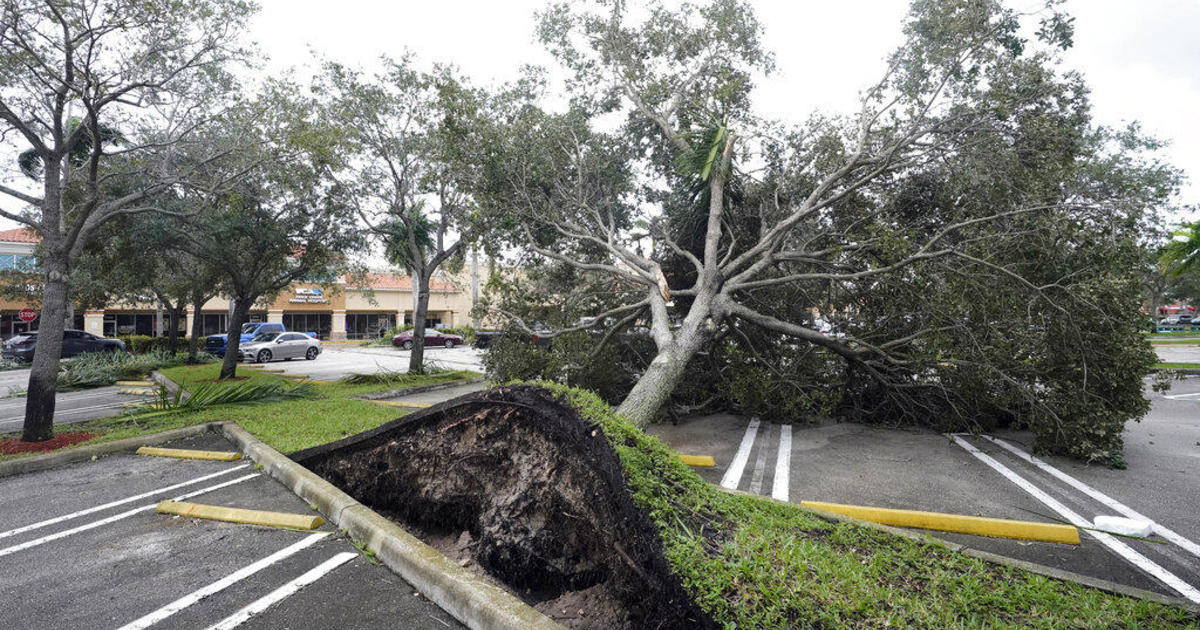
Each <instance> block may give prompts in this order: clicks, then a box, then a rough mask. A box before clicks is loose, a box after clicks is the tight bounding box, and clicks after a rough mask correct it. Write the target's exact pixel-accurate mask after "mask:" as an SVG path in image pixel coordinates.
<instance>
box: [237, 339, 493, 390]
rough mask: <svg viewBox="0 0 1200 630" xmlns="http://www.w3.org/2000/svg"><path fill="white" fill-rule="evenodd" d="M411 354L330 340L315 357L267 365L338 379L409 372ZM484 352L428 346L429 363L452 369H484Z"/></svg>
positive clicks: (392, 349) (284, 370) (321, 379)
mask: <svg viewBox="0 0 1200 630" xmlns="http://www.w3.org/2000/svg"><path fill="white" fill-rule="evenodd" d="M410 354H411V353H410V352H409V351H407V350H401V349H399V348H392V347H390V346H365V347H364V346H355V345H333V344H326V345H325V346H324V347H323V348H322V350H321V354H320V355H319V356H318V357H317V358H316V359H315V360H313V361H305V360H304V359H293V360H291V361H274V362H272V363H269V364H266V365H265V367H268V368H270V369H277V370H283V372H284V373H286V374H303V375H306V376H308V377H309V378H310V379H312V380H316V381H336V380H339V379H342V378H345V377H347V376H349V375H351V374H356V373H360V374H361V373H373V372H378V371H383V370H390V371H394V372H407V371H408V361H409V358H410ZM480 356H481V352H480V351H479V350H476V349H475V348H471V347H458V348H450V349H446V348H426V349H425V362H426V365H429V366H433V367H441V368H446V369H451V370H474V371H476V372H482V371H483V366H482V364H481V363H480ZM254 365H263V364H257V363H256V364H254Z"/></svg>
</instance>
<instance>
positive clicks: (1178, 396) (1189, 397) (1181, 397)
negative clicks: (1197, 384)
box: [1163, 392, 1200, 400]
mask: <svg viewBox="0 0 1200 630" xmlns="http://www.w3.org/2000/svg"><path fill="white" fill-rule="evenodd" d="M1197 397H1200V392H1194V393H1191V394H1171V395H1169V396H1163V398H1167V399H1170V400H1192V399H1193V398H1197Z"/></svg>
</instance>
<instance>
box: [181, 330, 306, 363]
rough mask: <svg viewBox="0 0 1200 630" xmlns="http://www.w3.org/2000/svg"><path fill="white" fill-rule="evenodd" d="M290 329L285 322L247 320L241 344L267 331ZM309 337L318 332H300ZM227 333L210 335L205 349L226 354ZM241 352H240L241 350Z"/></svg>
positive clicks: (216, 353)
mask: <svg viewBox="0 0 1200 630" xmlns="http://www.w3.org/2000/svg"><path fill="white" fill-rule="evenodd" d="M285 332H289V331H288V329H286V328H284V327H283V324H275V323H270V322H247V323H245V324H242V332H241V338H240V340H239V344H242V343H249V342H250V341H252V340H253V339H254V338H255V337H257V336H258V335H261V334H265V333H285ZM299 334H302V335H307V336H309V337H313V338H316V336H317V334H316V333H299ZM225 337H226V336H225V335H209V336H208V337H205V339H204V351H205V352H207V353H209V354H211V355H214V356H218V357H223V356H225V346H226V345H227V344H226V342H227V339H226V338H225ZM239 354H240V352H239Z"/></svg>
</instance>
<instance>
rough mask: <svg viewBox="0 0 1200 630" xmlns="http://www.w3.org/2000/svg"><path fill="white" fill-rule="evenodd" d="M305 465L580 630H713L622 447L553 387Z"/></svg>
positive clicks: (380, 432) (472, 403)
mask: <svg viewBox="0 0 1200 630" xmlns="http://www.w3.org/2000/svg"><path fill="white" fill-rule="evenodd" d="M294 457H295V459H296V460H297V461H300V462H301V463H303V464H304V465H306V466H308V467H309V468H311V469H312V470H314V471H315V472H317V473H318V474H320V475H322V476H324V477H325V478H326V479H328V480H329V481H331V482H332V483H334V484H335V485H337V486H339V487H341V488H342V489H344V490H345V491H346V492H348V493H349V494H351V495H352V496H354V497H355V498H357V499H358V500H359V501H362V502H363V503H365V504H367V505H369V506H371V507H372V508H374V509H376V510H379V511H380V512H382V513H385V514H387V515H388V516H389V517H391V518H393V519H395V520H397V521H399V522H401V523H403V524H404V525H406V526H408V527H410V528H411V529H413V530H414V533H417V534H419V535H423V536H424V538H425V539H426V540H427V541H428V542H431V543H432V544H434V545H435V546H437V547H439V548H440V549H442V550H443V552H445V553H447V554H448V555H451V556H452V557H455V558H457V559H459V560H460V562H462V563H463V564H468V565H476V566H477V567H478V568H480V569H482V570H483V571H485V572H487V573H488V574H489V575H490V576H491V577H493V578H494V579H496V580H498V581H499V582H501V583H503V584H504V585H506V586H507V587H508V588H509V589H510V590H511V591H512V592H514V593H515V594H517V595H518V596H520V597H523V598H524V599H525V600H526V601H528V602H530V603H531V604H533V605H535V606H537V607H538V609H539V610H541V611H542V612H544V613H545V614H547V615H549V616H551V617H553V618H555V619H556V620H558V621H559V622H560V623H562V624H564V625H567V626H569V627H573V628H639V629H640V628H663V629H666V628H705V627H712V626H713V623H712V621H711V620H710V619H709V618H708V617H707V616H706V615H705V614H704V613H703V612H701V611H700V610H699V608H698V607H697V606H696V605H695V604H694V603H693V602H692V601H691V599H690V598H689V597H688V596H687V594H686V593H685V591H684V590H683V587H682V586H681V585H680V583H679V580H678V579H677V578H676V577H675V576H674V575H672V574H671V572H670V569H669V566H668V564H667V561H666V559H665V557H664V556H663V548H662V541H661V539H660V537H659V535H658V532H657V530H656V529H655V528H654V526H653V524H652V523H651V522H650V520H649V518H648V517H647V516H646V515H645V514H644V513H643V512H642V511H641V510H639V509H637V508H636V507H635V506H634V504H633V501H632V498H631V497H630V494H629V490H628V488H627V486H626V484H625V476H624V472H623V469H622V467H621V464H620V461H619V460H618V458H617V455H616V453H615V452H614V451H613V449H612V447H611V446H610V445H609V443H608V441H607V440H606V439H605V437H604V436H603V435H602V434H601V433H600V430H599V428H598V427H595V426H593V425H591V424H590V423H589V422H588V421H586V420H584V419H583V418H581V417H580V416H579V414H578V413H576V412H575V410H574V409H572V408H571V407H569V406H568V405H565V404H563V403H562V402H559V401H558V400H556V399H555V398H554V397H553V396H552V395H551V394H550V392H548V391H546V390H544V389H541V388H537V387H530V386H518V387H498V388H495V389H492V390H489V391H486V392H478V393H475V394H470V395H467V396H463V397H461V398H456V399H454V400H451V401H448V402H445V403H442V404H440V405H437V406H435V407H431V408H429V409H426V410H422V411H420V412H418V413H415V414H412V415H410V416H406V417H404V418H401V419H399V420H395V421H393V422H390V423H388V424H386V425H384V426H382V427H379V428H378V429H375V430H373V431H369V432H367V433H363V434H359V435H356V436H352V437H350V438H347V439H345V440H341V441H338V442H334V443H331V444H327V445H324V446H320V447H316V448H313V449H309V450H308V451H304V452H301V453H297V454H296V455H295V456H294Z"/></svg>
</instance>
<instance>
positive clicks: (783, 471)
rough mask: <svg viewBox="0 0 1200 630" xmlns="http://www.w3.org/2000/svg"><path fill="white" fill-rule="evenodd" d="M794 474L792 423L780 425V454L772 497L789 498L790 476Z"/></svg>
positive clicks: (776, 465) (785, 499) (776, 458)
mask: <svg viewBox="0 0 1200 630" xmlns="http://www.w3.org/2000/svg"><path fill="white" fill-rule="evenodd" d="M791 474H792V425H790V424H782V425H779V454H778V455H777V456H776V457H775V480H774V483H772V485H771V498H773V499H778V500H779V501H787V500H788V477H789V476H790V475H791Z"/></svg>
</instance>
